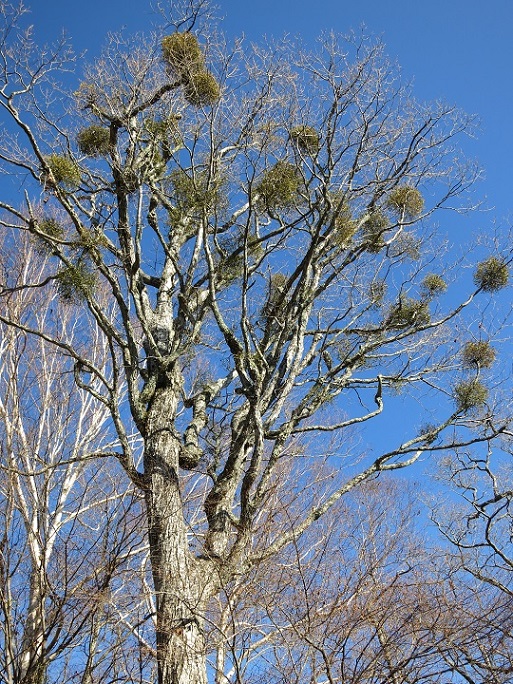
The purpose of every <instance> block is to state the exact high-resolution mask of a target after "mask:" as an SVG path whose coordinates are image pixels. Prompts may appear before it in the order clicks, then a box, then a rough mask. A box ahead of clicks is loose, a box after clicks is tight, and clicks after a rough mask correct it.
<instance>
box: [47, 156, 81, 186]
mask: <svg viewBox="0 0 513 684" xmlns="http://www.w3.org/2000/svg"><path fill="white" fill-rule="evenodd" d="M45 162H46V163H47V165H48V167H49V169H50V171H51V173H52V176H53V180H54V181H55V182H56V183H57V184H58V185H62V186H63V187H64V188H66V189H69V190H74V189H75V188H77V187H78V186H79V185H80V169H79V168H78V165H77V164H76V162H75V161H73V159H71V158H70V157H64V156H62V155H60V154H51V155H49V156H48V157H45Z"/></svg>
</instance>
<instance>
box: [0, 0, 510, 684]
mask: <svg viewBox="0 0 513 684" xmlns="http://www.w3.org/2000/svg"><path fill="white" fill-rule="evenodd" d="M207 10H208V8H206V5H205V4H204V3H202V2H200V3H198V4H188V3H186V4H184V5H182V6H177V5H175V4H173V16H172V17H171V18H170V19H168V21H167V23H164V25H163V29H162V31H161V33H159V34H155V35H152V36H149V37H148V38H147V39H143V38H141V37H137V38H136V39H134V40H132V39H128V38H125V37H124V36H118V37H114V38H112V39H111V40H110V42H109V43H108V45H107V47H106V50H105V54H104V56H103V57H102V58H101V59H99V60H98V61H97V62H96V63H94V64H93V65H90V66H87V67H86V68H85V71H84V75H83V78H82V81H81V83H80V84H76V85H75V84H74V85H73V86H72V90H73V93H72V94H71V95H70V96H69V97H66V96H63V97H59V101H58V102H56V101H55V98H54V96H53V93H52V87H53V88H56V87H58V88H59V92H61V86H60V85H59V86H57V84H56V80H55V79H56V78H57V77H58V73H59V72H61V73H62V72H63V71H64V72H66V71H67V70H69V69H75V68H76V66H75V63H74V62H70V53H69V51H68V49H67V47H66V46H65V45H58V46H55V47H54V48H48V49H46V50H43V51H38V50H37V49H36V48H35V47H34V45H33V42H32V39H31V36H30V32H24V31H23V30H22V29H21V28H18V26H21V24H19V22H20V21H22V20H23V17H22V9H21V8H20V7H19V6H11V5H10V4H8V3H2V14H3V18H4V28H3V34H2V39H1V41H0V45H1V48H2V58H3V59H2V62H1V65H0V66H1V75H0V104H1V105H2V111H3V114H4V121H5V124H4V126H5V128H4V131H5V132H4V136H3V139H2V145H1V148H0V160H1V163H2V168H3V171H5V172H6V173H8V174H9V177H10V178H11V179H12V180H13V181H14V180H17V179H20V180H22V181H23V188H24V196H23V197H16V199H15V200H11V198H10V197H12V195H11V196H10V197H9V196H6V197H5V199H3V200H1V201H0V207H1V208H2V209H3V212H4V218H3V221H2V224H3V226H4V229H5V230H6V231H9V232H10V233H13V234H14V233H16V232H21V233H29V234H30V235H31V236H32V238H33V239H35V240H38V241H39V242H40V244H41V245H44V246H45V247H46V248H47V249H48V251H49V253H50V254H51V258H52V263H53V264H54V270H53V272H52V274H51V275H50V276H49V277H48V278H46V279H45V280H44V282H41V281H40V282H38V283H33V282H29V281H28V280H27V281H25V280H24V281H23V283H22V284H23V285H26V286H29V285H32V286H34V285H38V286H39V287H40V288H41V291H42V292H44V291H45V290H46V289H47V288H52V291H53V292H57V293H58V294H59V296H60V297H61V299H62V300H63V301H65V302H68V304H69V306H73V307H75V308H74V311H75V312H76V315H77V316H78V317H80V321H81V331H80V332H81V336H80V339H79V341H76V342H68V341H67V340H66V339H65V337H63V336H62V335H61V334H60V333H59V331H58V330H56V329H55V327H51V328H50V329H49V328H48V327H47V325H46V323H45V321H44V320H43V321H41V322H39V321H38V322H36V323H35V322H34V321H32V320H31V319H30V318H29V317H23V316H21V317H20V318H16V317H13V316H11V315H9V313H8V312H7V313H2V314H1V315H0V320H2V321H3V322H4V323H6V324H8V325H14V326H15V327H17V329H18V330H19V331H22V332H25V333H32V334H35V335H38V336H40V337H42V338H43V339H45V340H46V341H48V342H53V343H54V344H55V345H56V346H57V347H59V348H60V349H63V350H65V351H66V353H67V355H68V358H69V359H70V363H72V364H73V366H74V377H75V381H76V383H77V385H78V387H79V388H80V389H81V390H83V391H85V392H89V394H90V395H91V396H92V397H93V398H94V399H95V400H96V401H97V402H98V403H99V404H101V405H102V407H103V409H104V410H107V411H108V412H109V415H110V418H111V420H112V424H113V426H114V428H115V430H116V433H117V440H118V447H117V449H116V457H117V459H118V460H119V463H120V464H121V466H122V467H123V468H124V470H125V473H126V475H127V476H128V478H130V480H131V483H132V484H133V485H134V486H135V487H136V488H137V489H138V490H139V491H140V492H142V493H144V496H145V500H146V509H147V521H148V540H149V546H150V555H151V565H152V573H153V583H154V590H155V602H156V614H157V635H156V642H157V661H158V671H159V682H160V683H161V684H170V683H173V684H176V683H178V682H198V683H201V682H205V681H207V669H206V658H205V650H206V647H205V641H204V631H205V617H206V615H207V614H208V606H209V605H210V603H211V601H212V599H213V598H214V597H216V596H219V595H220V592H222V591H223V590H225V589H226V588H227V587H229V586H230V585H231V583H233V582H237V581H240V578H241V577H245V576H246V575H248V574H249V573H251V572H252V571H253V570H254V569H255V568H256V567H257V566H258V564H260V563H262V562H264V561H266V562H269V561H270V559H272V558H273V557H275V556H276V555H277V554H279V553H281V552H282V551H283V550H284V549H286V548H287V547H289V546H290V545H294V544H297V542H298V540H300V538H301V536H302V535H303V534H305V533H306V532H307V530H308V529H309V528H310V526H311V525H312V524H313V523H314V522H315V521H316V520H318V519H319V518H321V517H322V516H324V515H325V514H327V513H328V512H329V511H330V510H331V509H332V508H333V506H334V505H335V504H336V503H337V502H338V501H339V499H340V498H341V497H342V496H343V495H345V494H347V493H348V492H349V491H350V490H352V489H353V488H354V487H356V486H357V485H359V484H361V483H362V482H364V481H365V480H367V479H369V478H370V477H372V476H375V475H377V474H379V473H381V472H384V471H389V470H395V469H399V468H403V467H405V466H408V465H410V464H412V463H414V462H415V461H416V460H417V459H418V458H419V457H420V456H421V455H423V454H428V453H430V452H432V451H437V450H444V449H451V450H452V449H454V448H456V447H457V446H461V445H468V444H471V443H474V442H477V441H479V440H491V439H493V438H495V437H496V436H497V435H499V434H500V433H502V432H503V431H504V430H505V429H506V425H507V422H506V421H505V420H504V419H503V417H502V416H501V417H500V420H499V419H496V417H495V415H494V413H493V403H492V402H491V401H489V396H488V390H487V387H486V384H485V382H484V378H485V372H486V370H485V371H483V372H481V369H482V368H484V366H485V364H483V363H481V364H480V365H479V364H478V365H477V373H475V372H474V367H472V368H470V369H468V370H467V371H465V375H464V376H463V377H462V378H458V379H456V378H455V375H454V368H455V365H456V362H457V361H456V360H457V358H458V356H457V355H458V354H459V352H460V350H459V348H458V344H457V343H456V345H454V346H453V345H451V344H449V343H448V340H451V339H454V337H455V334H454V331H455V330H457V325H458V322H461V321H462V320H463V316H464V313H465V311H466V309H467V308H468V307H469V306H470V305H475V304H476V302H475V299H476V296H477V295H478V294H481V295H482V296H484V297H485V298H486V300H488V298H489V296H490V294H493V293H494V292H495V291H497V290H499V289H501V288H502V287H504V286H506V285H507V283H508V277H509V276H508V263H509V259H510V257H509V254H504V253H501V252H500V251H497V250H496V251H495V252H494V253H493V254H491V255H490V256H486V258H485V259H484V260H483V261H481V262H480V263H479V264H478V265H477V267H476V269H475V276H474V286H473V288H472V286H471V287H470V290H469V293H468V295H466V296H465V297H464V298H463V300H462V301H461V303H459V304H456V305H454V297H448V298H444V297H443V293H444V291H445V289H446V287H447V286H448V283H447V281H446V278H445V277H444V276H443V273H444V270H446V269H445V262H444V261H443V259H444V256H443V253H442V251H441V245H440V242H439V241H438V239H437V234H436V231H434V230H433V225H434V224H433V219H434V216H435V215H436V214H437V212H439V210H441V209H442V208H443V207H446V206H447V207H449V206H451V207H452V206H454V205H455V204H457V203H458V201H459V199H458V198H460V197H461V196H462V195H464V193H465V191H466V190H467V189H468V188H469V186H470V185H471V184H472V181H473V180H474V178H475V176H476V170H475V169H474V168H473V167H472V166H471V165H467V164H465V163H463V162H461V161H460V159H459V157H458V155H457V153H456V151H455V148H454V145H455V141H456V138H457V136H458V135H459V134H462V133H464V132H465V131H467V130H468V128H469V126H470V125H471V121H470V120H469V119H468V118H466V117H464V116H462V115H461V114H460V113H458V112H457V111H456V110H455V109H454V108H452V107H448V106H446V105H443V104H434V105H422V104H420V103H418V102H416V101H415V100H414V98H413V96H412V94H411V92H410V91H409V89H408V88H405V87H404V86H402V85H401V83H400V82H399V81H398V79H397V77H396V74H395V69H394V67H393V66H391V65H390V64H389V63H388V61H387V60H386V57H385V56H384V53H383V49H382V46H381V45H379V44H377V43H375V42H372V41H369V40H366V39H364V38H362V39H360V38H354V37H353V38H351V37H350V38H349V39H340V40H339V39H338V38H336V37H334V36H332V35H328V36H326V37H325V38H324V39H323V40H322V41H321V42H320V44H319V46H318V48H317V50H316V52H314V53H305V52H304V51H303V50H302V49H301V48H300V47H299V46H297V45H290V44H288V43H287V42H285V43H283V44H278V45H274V46H259V47H257V48H254V49H249V48H244V47H243V45H242V44H241V43H237V44H236V45H235V47H234V48H233V49H229V48H227V47H226V45H225V43H224V41H223V38H222V36H219V35H216V34H213V33H212V32H211V31H210V29H209V28H208V11H207ZM61 105H62V106H61ZM12 239H13V240H14V239H15V238H14V237H13V238H12ZM435 256H436V258H435ZM2 286H3V293H4V296H6V295H7V294H8V293H9V292H10V291H12V289H13V287H14V285H13V284H12V283H11V282H10V280H9V274H6V277H5V282H4V283H3V284H2ZM98 340H99V341H100V344H101V346H102V348H103V349H107V350H108V354H109V357H108V360H107V361H106V363H105V366H104V365H101V364H98V362H97V359H96V358H95V356H94V354H93V349H94V348H95V344H97V343H98ZM458 363H459V361H458ZM474 365H475V364H474ZM105 367H106V368H107V369H108V372H107V371H105ZM125 387H126V392H125V390H124V388H125ZM399 390H401V391H405V392H407V393H408V394H412V395H413V396H414V397H415V396H417V397H418V396H419V394H420V395H425V394H426V393H432V394H433V397H436V406H434V408H433V410H432V412H431V413H432V417H433V420H432V421H431V422H430V423H429V425H428V427H426V428H425V429H421V430H420V431H419V430H418V429H417V428H414V429H413V430H412V432H411V434H409V435H404V436H403V435H401V437H400V438H399V439H398V440H397V441H396V442H395V443H393V442H391V436H390V437H389V438H388V440H386V441H389V442H390V445H387V444H385V439H384V438H383V439H381V440H380V441H379V443H378V444H377V446H376V449H375V450H374V451H372V452H367V451H366V450H365V449H363V450H362V452H361V453H359V454H358V453H357V452H356V451H354V450H351V449H348V444H349V441H348V440H349V436H350V435H351V434H354V432H355V430H359V429H361V428H362V429H363V428H364V427H365V424H366V423H367V422H369V421H371V420H373V419H376V420H377V421H379V420H380V416H381V418H383V416H386V415H387V413H388V414H389V413H390V411H392V410H393V407H394V404H395V402H394V400H393V399H392V398H391V395H392V394H393V393H396V392H397V391H399ZM377 424H378V425H379V426H380V430H381V433H383V431H384V425H385V423H384V422H383V421H382V420H381V422H378V423H377ZM134 430H135V431H137V433H138V434H139V436H140V438H141V440H142V442H143V445H144V448H143V450H144V455H143V462H142V464H141V463H139V459H138V454H139V452H138V450H137V449H135V448H134V440H133V437H132V435H133V432H134ZM313 440H315V442H314V441H313ZM321 454H322V456H320V455H321ZM98 455H99V454H98ZM314 458H316V459H318V460H322V461H323V463H324V466H325V468H326V473H327V474H326V476H325V477H324V479H323V480H322V482H321V483H318V484H319V486H318V487H316V488H311V487H307V486H306V485H307V483H308V482H309V480H308V474H307V473H306V472H305V469H304V463H305V462H307V463H308V462H310V460H313V459H314ZM315 482H316V483H317V481H315ZM291 487H292V488H297V489H298V490H302V491H303V496H302V499H301V506H298V507H297V509H296V510H295V512H294V515H292V516H290V517H284V516H281V515H276V516H275V517H273V511H274V503H273V502H275V501H276V497H278V500H279V499H280V496H283V493H284V492H286V491H288V490H289V489H290V488H291ZM262 518H265V519H266V525H267V527H266V529H267V532H266V535H265V536H263V537H262V536H260V535H258V534H257V532H258V525H259V521H260V520H262ZM257 541H258V543H257Z"/></svg>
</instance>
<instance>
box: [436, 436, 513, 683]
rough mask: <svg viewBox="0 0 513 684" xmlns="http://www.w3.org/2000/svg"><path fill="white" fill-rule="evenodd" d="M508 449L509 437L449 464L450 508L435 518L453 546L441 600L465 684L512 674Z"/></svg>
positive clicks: (451, 656) (452, 656)
mask: <svg viewBox="0 0 513 684" xmlns="http://www.w3.org/2000/svg"><path fill="white" fill-rule="evenodd" d="M510 441H511V434H510V433H509V431H506V433H505V434H504V436H503V439H502V440H501V444H497V445H496V448H492V446H491V445H490V444H489V445H487V448H486V450H485V452H484V454H483V453H479V451H472V452H470V451H467V450H465V451H462V452H460V453H459V454H458V455H457V457H456V458H454V459H452V460H451V461H450V462H447V463H446V464H445V468H444V471H443V479H444V481H445V482H446V483H447V484H448V485H449V487H450V491H451V496H450V498H449V497H447V499H448V501H450V503H448V502H446V503H445V505H440V504H439V505H437V506H435V507H434V510H433V519H434V521H435V523H436V525H437V527H438V529H439V530H440V532H441V533H442V535H443V537H444V538H445V539H446V540H447V541H448V542H449V544H450V548H449V551H446V556H445V558H443V561H442V562H443V565H444V566H445V573H446V576H448V577H449V578H450V581H449V586H446V587H445V590H444V591H443V592H442V593H443V598H442V601H443V602H444V603H445V604H446V606H447V608H446V613H447V614H448V615H450V616H451V619H450V620H449V621H448V626H447V629H448V633H449V634H450V636H449V638H448V639H447V645H448V646H449V645H450V648H448V649H447V653H446V657H447V661H448V662H450V663H451V665H452V666H453V667H454V670H455V671H457V672H459V673H460V675H461V676H463V677H464V678H465V679H466V681H472V682H476V681H477V682H493V683H494V684H495V683H497V684H503V683H505V682H508V681H510V680H511V676H512V673H513V659H512V657H511V653H512V651H513V642H512V638H513V621H512V618H511V615H512V606H513V573H512V571H513V554H512V552H511V529H512V522H513V519H512V499H513V491H512V484H513V479H512V470H511V453H510ZM501 447H502V448H501ZM451 625H452V627H451ZM455 625H457V628H456V627H455Z"/></svg>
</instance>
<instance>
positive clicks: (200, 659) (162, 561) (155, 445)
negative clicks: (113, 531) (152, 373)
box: [145, 388, 212, 684]
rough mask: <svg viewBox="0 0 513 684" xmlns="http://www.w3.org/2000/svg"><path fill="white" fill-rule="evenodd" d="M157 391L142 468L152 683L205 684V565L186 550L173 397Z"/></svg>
mask: <svg viewBox="0 0 513 684" xmlns="http://www.w3.org/2000/svg"><path fill="white" fill-rule="evenodd" d="M157 393H158V396H157V397H155V400H154V402H153V403H152V407H151V408H150V411H149V415H148V422H147V425H148V428H149V429H148V432H147V438H146V445H145V470H146V474H147V476H148V485H149V486H148V490H147V494H146V504H147V515H148V532H149V542H150V553H151V563H152V572H153V581H154V586H155V597H156V608H157V663H158V683H159V684H207V672H206V654H205V643H204V635H203V627H204V613H205V606H206V603H207V601H208V598H209V594H210V592H211V590H212V586H211V583H212V580H211V572H209V568H208V567H206V566H209V565H210V563H209V562H208V561H206V560H205V561H203V560H199V559H196V558H194V557H193V556H192V554H191V553H190V550H189V545H188V540H187V533H186V526H185V521H184V517H183V509H182V501H181V497H180V487H179V480H178V459H179V454H180V442H179V440H178V438H177V437H176V436H175V435H174V433H173V430H172V428H171V429H170V426H171V425H172V424H173V421H172V420H170V418H172V417H174V411H175V408H176V405H175V402H176V399H175V396H176V395H175V393H174V392H173V391H172V389H171V388H165V389H162V390H157Z"/></svg>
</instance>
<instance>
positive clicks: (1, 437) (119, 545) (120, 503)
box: [0, 235, 147, 684]
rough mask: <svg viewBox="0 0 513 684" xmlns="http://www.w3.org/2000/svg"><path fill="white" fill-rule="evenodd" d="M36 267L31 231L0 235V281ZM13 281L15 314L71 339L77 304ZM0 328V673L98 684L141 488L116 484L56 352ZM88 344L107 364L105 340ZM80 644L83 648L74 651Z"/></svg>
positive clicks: (6, 683)
mask: <svg viewBox="0 0 513 684" xmlns="http://www.w3.org/2000/svg"><path fill="white" fill-rule="evenodd" d="M45 268H46V259H45V258H41V256H40V255H38V254H37V248H36V247H35V246H34V244H33V243H32V242H31V241H30V239H29V236H28V235H21V236H19V239H18V240H17V242H16V249H15V251H13V250H10V249H9V245H8V244H6V243H5V242H3V244H2V258H1V264H0V269H1V272H2V275H3V278H2V280H3V281H4V282H5V278H8V279H9V280H10V281H11V282H12V283H14V282H15V281H16V282H18V283H20V284H22V283H25V282H26V281H27V279H34V280H37V279H43V278H44V277H45ZM12 289H13V292H11V294H10V295H9V296H6V297H4V298H3V300H2V310H3V312H4V313H5V314H6V315H8V316H9V317H10V319H11V320H12V321H21V320H24V321H27V319H29V320H30V321H32V324H33V325H37V326H40V327H45V328H46V329H47V330H49V329H52V330H57V329H58V330H59V334H60V339H61V340H62V341H64V340H66V344H70V345H75V344H76V345H79V344H80V339H81V336H82V333H81V324H80V322H79V321H77V317H76V312H75V311H74V310H73V309H72V308H70V307H62V306H59V303H58V297H57V294H56V293H51V292H50V293H49V292H48V291H47V290H41V289H40V288H35V289H26V288H24V287H21V288H16V287H13V288H12ZM49 294H50V297H48V295H49ZM0 334H1V342H0V521H1V529H2V533H1V541H0V614H1V625H2V627H1V628H0V682H2V684H49V683H50V682H52V681H55V682H58V681H67V682H80V683H81V684H89V683H90V682H93V681H95V682H99V681H101V680H100V678H99V677H98V672H99V670H100V669H101V667H100V665H101V661H102V660H105V659H109V649H108V644H109V639H110V637H109V638H106V636H105V632H106V627H107V625H108V624H109V621H110V622H111V624H112V623H113V621H114V619H116V620H118V619H119V618H118V617H117V616H114V615H113V613H114V612H115V611H116V610H117V609H119V608H120V607H121V605H122V603H123V600H125V601H126V598H125V597H124V594H125V591H126V590H128V587H124V586H122V590H121V594H123V596H120V597H117V596H116V592H115V591H114V588H113V581H115V582H117V583H118V584H119V583H120V582H121V583H122V585H124V584H125V582H122V577H123V573H124V572H126V570H127V568H128V567H129V566H130V564H133V563H134V562H135V558H137V555H136V553H135V552H136V551H137V550H138V549H139V550H140V548H141V546H143V545H145V538H144V535H143V534H141V533H140V532H139V528H140V524H139V521H138V517H137V516H138V515H139V517H140V505H139V506H138V505H137V498H138V497H136V496H134V492H133V491H130V490H129V491H126V487H121V486H120V484H119V482H120V478H121V473H120V469H119V467H118V466H117V465H116V464H117V461H116V460H114V461H110V462H109V460H108V458H107V457H108V453H107V449H108V445H109V440H110V439H112V438H113V435H112V434H110V433H111V431H110V430H109V428H108V423H109V417H110V416H109V411H108V410H107V409H106V407H104V406H102V405H101V404H99V403H98V402H97V401H96V400H95V399H94V397H93V396H92V395H91V393H85V392H83V391H81V390H78V389H77V388H76V385H75V382H74V378H73V373H72V372H70V370H69V368H68V370H66V367H67V360H66V358H65V357H64V356H63V354H62V352H61V351H60V350H59V349H58V348H56V347H55V345H53V344H49V343H48V342H47V341H45V340H44V339H43V338H42V337H34V336H31V335H27V334H26V333H25V332H23V331H21V330H20V329H19V328H17V327H16V326H14V327H13V326H5V325H4V324H2V325H1V326H0ZM88 352H89V354H91V358H94V359H95V363H96V364H97V366H98V367H103V366H104V364H105V361H106V360H107V359H108V349H106V348H105V346H104V345H103V340H102V339H99V340H97V344H96V345H94V346H90V347H89V348H88ZM98 450H100V452H101V454H102V456H103V457H104V458H102V459H101V460H99V459H98V458H97V454H98ZM137 508H139V514H137ZM134 579H135V578H134ZM134 579H132V584H133V583H134ZM118 593H119V591H118ZM146 610H147V608H146ZM133 615H135V611H134V610H132V611H131V615H130V618H131V619H132V617H133ZM131 624H132V623H131ZM127 631H128V630H127ZM115 646H117V648H118V650H119V643H118V644H115ZM79 649H84V651H85V652H86V653H87V657H86V658H82V659H79V660H78V661H77V655H76V654H77V651H78V650H79ZM99 650H101V652H102V654H101V658H100V657H99ZM71 653H73V654H74V659H72V662H71V663H69V664H66V663H67V660H68V658H69V654H71ZM110 660H111V659H110ZM110 664H111V665H112V663H110ZM103 681H105V680H103ZM107 681H115V677H113V678H112V679H109V680H107ZM125 681H129V680H128V679H127V678H126V679H125ZM138 681H140V680H139V679H138Z"/></svg>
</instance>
